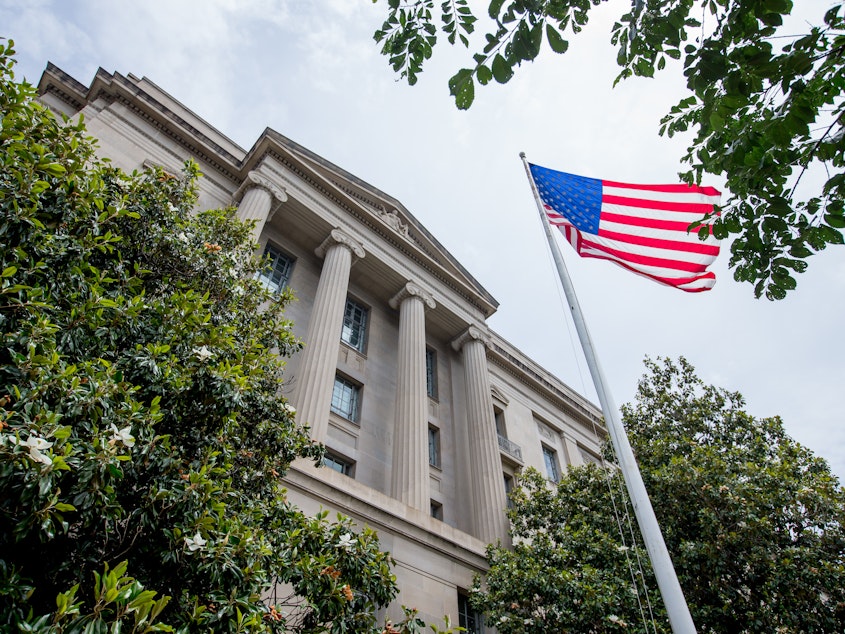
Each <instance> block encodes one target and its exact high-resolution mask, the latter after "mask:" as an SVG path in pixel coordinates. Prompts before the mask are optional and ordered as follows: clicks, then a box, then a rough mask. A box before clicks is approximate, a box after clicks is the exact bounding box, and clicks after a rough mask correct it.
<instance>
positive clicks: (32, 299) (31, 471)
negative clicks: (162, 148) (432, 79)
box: [0, 42, 421, 633]
mask: <svg viewBox="0 0 845 634" xmlns="http://www.w3.org/2000/svg"><path fill="white" fill-rule="evenodd" d="M13 52H14V51H13V50H12V44H11V42H10V43H9V44H8V45H7V46H6V45H3V43H2V42H0V106H2V128H0V144H2V153H0V161H2V169H0V241H2V245H3V248H2V249H0V260H2V261H0V492H2V494H0V630H2V631H12V630H14V631H19V630H20V631H30V632H45V633H46V632H50V633H60V632H67V633H70V632H83V631H84V632H86V633H88V632H105V631H107V630H108V631H110V632H118V631H121V630H122V629H123V630H126V631H132V632H148V631H176V630H178V631H180V632H230V631H238V632H241V631H244V632H245V631H252V632H265V631H268V632H269V631H276V632H282V631H284V632H302V633H305V632H352V631H354V632H370V631H372V632H380V631H382V628H381V627H377V623H376V610H377V609H378V608H379V607H381V606H385V605H387V604H388V603H389V602H390V601H391V600H392V599H393V598H394V597H395V595H396V592H397V588H396V584H395V578H394V576H393V574H392V573H391V571H390V565H391V563H392V560H391V558H390V556H389V555H388V554H387V553H384V552H381V551H380V550H379V544H378V539H377V537H376V535H375V533H373V532H372V531H370V530H368V529H364V530H361V531H357V530H355V529H353V526H352V524H351V521H350V520H349V519H348V518H343V517H338V518H337V519H336V520H333V521H329V519H328V517H327V513H322V514H320V515H318V516H317V517H306V516H305V515H304V514H303V513H302V512H301V511H300V510H299V509H297V508H296V507H295V506H293V505H292V504H291V503H290V502H289V501H288V500H287V499H286V494H285V490H284V488H283V487H282V485H281V482H280V478H281V477H282V476H283V475H284V474H285V471H286V469H287V468H288V466H289V465H290V463H291V461H292V460H293V459H294V458H297V457H304V458H310V459H313V460H315V461H319V460H320V458H321V456H322V452H323V448H322V447H321V446H319V445H317V444H315V443H313V442H312V441H311V440H310V438H309V434H308V429H306V428H303V427H300V426H299V425H298V424H297V423H296V421H295V412H294V409H293V408H292V407H291V406H290V405H289V404H288V403H287V401H286V399H285V397H284V389H283V384H282V382H281V379H282V370H283V367H284V357H286V356H289V355H290V354H291V353H292V352H293V351H295V350H296V349H298V347H299V346H300V344H299V342H298V341H297V340H296V339H295V338H294V337H293V335H292V334H291V330H290V325H291V324H290V322H288V321H287V320H285V318H284V314H283V309H284V306H285V304H286V303H287V301H288V300H289V299H290V294H289V293H282V294H277V295H274V294H271V293H269V292H268V291H267V290H266V289H264V287H263V286H262V284H261V283H260V282H259V281H258V280H257V279H256V278H255V276H256V272H257V271H258V270H259V267H260V263H258V262H257V261H256V260H255V258H254V256H253V254H254V250H253V249H254V244H253V243H252V241H251V237H250V236H251V227H250V226H249V225H247V224H244V223H241V222H239V221H237V219H236V218H235V215H234V210H232V209H223V210H214V211H207V212H202V213H194V212H193V206H194V203H195V201H196V196H195V191H194V183H195V179H196V178H197V176H198V171H197V167H196V165H195V164H193V163H190V162H189V163H188V164H187V165H186V171H185V175H184V176H182V177H174V176H172V175H170V174H167V173H165V172H163V171H162V170H149V171H145V172H143V173H133V174H129V175H127V174H125V173H122V172H121V171H120V170H118V169H115V168H113V167H111V166H110V165H109V164H108V163H107V162H104V161H102V160H99V159H97V158H96V156H95V153H94V152H95V145H94V143H93V140H92V139H90V138H88V137H86V136H85V129H84V125H83V123H82V121H81V120H80V121H78V122H71V121H57V120H56V118H54V116H53V115H52V114H51V113H50V112H49V111H47V110H46V109H45V108H44V107H42V106H40V105H39V104H38V103H37V102H36V101H35V92H34V89H33V88H32V87H31V86H29V85H27V84H17V83H15V82H14V81H13V78H14V74H13V70H12V68H13V63H14V62H13V58H12V55H13ZM130 575H131V576H130ZM271 592H272V594H273V597H274V599H275V601H274V602H273V603H272V605H271V604H268V602H267V600H266V597H268V596H269V595H270V594H271ZM420 627H421V622H420V621H419V619H417V618H416V616H415V615H414V614H413V612H409V613H408V618H407V619H406V621H405V622H403V624H401V630H402V631H403V632H404V631H417V630H419V629H420Z"/></svg>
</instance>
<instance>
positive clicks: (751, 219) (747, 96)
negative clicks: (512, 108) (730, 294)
mask: <svg viewBox="0 0 845 634" xmlns="http://www.w3.org/2000/svg"><path fill="white" fill-rule="evenodd" d="M599 4H601V2H600V0H507V1H505V0H491V2H490V3H489V6H488V16H489V18H490V23H489V26H490V28H489V30H488V31H487V33H485V34H484V39H483V41H481V42H479V43H478V45H477V49H476V52H475V53H474V54H473V55H472V59H473V64H472V65H470V66H469V67H467V68H462V69H460V70H459V71H458V72H457V73H455V75H454V76H453V77H452V78H451V79H450V80H449V90H450V92H451V94H452V95H453V96H454V97H455V103H456V105H457V106H458V108H461V109H466V108H469V107H470V105H471V104H472V102H473V100H474V98H475V84H476V82H477V83H478V84H480V85H486V84H488V83H490V82H491V81H492V80H496V81H497V82H499V83H502V84H504V83H507V82H508V81H510V80H511V78H512V77H513V76H514V72H515V69H516V67H517V66H519V65H521V64H522V63H523V62H529V61H532V60H534V59H535V58H536V57H537V56H538V55H539V54H540V50H541V48H542V44H543V41H544V39H545V41H546V42H547V43H548V45H549V47H550V48H551V49H552V50H553V51H554V52H556V53H565V52H566V50H567V49H568V46H569V42H568V40H567V37H569V36H570V33H571V35H576V34H578V33H579V32H580V31H581V30H582V29H583V28H584V26H585V25H586V24H587V22H588V20H589V16H590V10H591V9H592V8H593V7H594V6H597V5H599ZM388 5H389V9H388V15H387V19H386V20H385V22H384V24H383V25H382V27H381V28H380V29H379V30H377V31H376V33H375V39H376V41H378V42H381V43H382V53H383V54H384V55H386V56H387V57H388V58H389V60H390V64H391V66H392V67H393V69H394V71H395V72H397V73H399V74H400V75H401V76H402V77H404V78H406V79H407V81H408V83H409V84H411V85H413V84H414V83H416V81H417V75H418V74H419V73H420V72H421V71H422V68H423V64H424V62H425V61H426V60H427V59H429V58H430V57H431V55H432V51H433V48H434V47H435V46H436V44H437V41H438V31H441V32H442V33H445V35H446V37H447V40H448V41H449V43H451V44H455V43H456V42H457V41H460V42H461V43H462V45H463V46H465V47H468V48H469V47H470V46H475V45H476V42H475V40H471V39H470V37H473V36H472V35H471V34H472V33H473V32H474V30H475V27H476V24H477V22H478V20H477V18H476V16H475V15H474V14H473V13H472V9H471V8H470V6H469V3H468V2H467V0H445V2H443V3H442V5H441V10H440V11H439V12H437V11H436V8H435V2H434V0H408V1H404V2H400V0H388ZM792 8H793V3H792V0H749V1H742V2H726V1H723V0H701V1H700V2H695V3H694V2H692V1H687V0H634V2H633V3H632V8H631V10H630V11H629V12H628V13H625V14H624V15H622V16H621V17H620V18H619V21H618V22H617V23H616V24H615V25H614V27H613V30H612V33H611V38H610V39H611V43H612V45H613V46H615V47H616V48H617V49H618V57H617V59H618V62H619V65H620V66H621V71H620V73H619V75H618V77H617V78H616V81H617V82H618V81H620V80H622V79H626V78H628V77H631V76H635V75H636V76H640V77H652V76H653V75H654V74H655V72H657V71H660V70H663V69H664V67H665V66H666V64H667V60H680V59H681V58H683V68H684V75H685V76H686V78H687V87H688V89H689V92H690V94H689V96H688V97H686V98H684V99H683V100H681V102H680V103H678V104H677V105H676V106H675V107H673V108H672V110H671V111H670V112H669V113H668V114H667V115H666V116H665V117H664V118H663V120H662V122H661V126H660V133H661V134H667V135H669V136H672V135H673V134H675V133H678V132H686V131H692V132H693V133H694V135H695V136H694V138H693V140H692V142H691V144H690V146H689V148H688V149H687V153H686V155H685V156H684V157H683V161H684V162H685V163H686V164H687V166H688V168H689V169H688V170H687V171H686V172H685V173H684V174H682V175H681V176H682V178H683V179H685V180H686V181H687V182H694V181H695V182H697V181H700V180H701V178H702V176H703V175H704V174H713V175H717V176H724V177H725V178H726V184H727V189H728V191H729V195H728V197H727V200H726V201H725V202H724V205H723V206H722V209H721V216H720V217H719V218H718V219H716V220H715V224H714V225H713V233H714V234H715V235H716V236H717V237H720V238H727V237H728V236H731V235H734V236H736V237H735V239H734V240H733V242H732V243H731V260H730V265H731V267H732V268H733V270H734V277H735V278H736V279H737V280H738V281H744V282H749V283H752V284H754V293H755V296H757V297H760V296H761V295H762V294H765V296H766V297H767V298H769V299H782V298H783V297H785V296H786V294H787V292H788V291H789V290H792V289H794V288H795V286H796V280H795V278H794V273H802V272H803V271H805V270H806V268H807V259H808V258H809V257H810V256H811V255H812V254H814V253H816V252H818V251H821V250H822V249H824V248H825V247H826V246H827V245H828V244H842V243H843V234H842V231H841V230H842V229H843V227H845V205H843V194H845V173H843V169H842V168H843V165H845V159H844V158H843V152H845V140H844V139H845V128H844V127H843V120H842V114H843V106H844V105H845V99H843V90H845V33H843V28H845V15H843V12H842V5H841V3H836V4H834V5H833V6H832V7H831V8H830V9H829V10H827V11H826V12H825V13H824V15H823V16H821V15H819V16H817V22H816V25H812V26H811V25H801V26H798V27H796V26H794V25H790V27H789V30H785V28H784V27H783V23H784V18H785V17H786V16H789V14H790V12H791V11H792ZM438 25H439V28H438ZM793 29H803V30H804V32H801V33H796V32H795V31H794V30H793ZM807 171H812V172H814V173H815V174H816V175H818V176H819V177H820V182H821V183H822V184H820V185H819V186H817V187H816V186H810V187H809V189H810V191H808V192H804V193H802V190H800V189H799V185H802V184H803V185H805V186H807V183H806V180H803V181H802V179H803V177H804V176H805V174H806V172H807ZM691 228H692V229H696V228H697V229H698V230H699V231H707V230H708V229H707V228H706V227H701V226H698V225H695V224H694V225H692V226H691Z"/></svg>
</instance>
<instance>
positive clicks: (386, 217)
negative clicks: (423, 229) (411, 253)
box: [376, 209, 410, 239]
mask: <svg viewBox="0 0 845 634" xmlns="http://www.w3.org/2000/svg"><path fill="white" fill-rule="evenodd" d="M376 213H377V214H378V217H379V218H381V221H382V222H383V223H384V224H386V225H387V226H388V227H390V228H391V229H393V230H394V231H395V232H396V233H398V234H399V235H401V236H404V237H406V238H409V239H410V235H409V234H408V225H407V224H405V223H404V222H402V219H401V218H400V217H399V212H398V211H396V210H395V209H391V210H390V211H385V210H384V209H377V210H376Z"/></svg>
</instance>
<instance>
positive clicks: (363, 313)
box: [340, 299, 370, 352]
mask: <svg viewBox="0 0 845 634" xmlns="http://www.w3.org/2000/svg"><path fill="white" fill-rule="evenodd" d="M369 313H370V311H369V310H368V309H367V308H365V307H364V306H361V304H359V303H358V302H354V301H352V300H351V299H347V300H346V310H345V311H344V312H343V328H342V329H341V331H340V340H341V341H343V342H344V343H346V344H348V345H350V346H352V347H353V348H355V349H356V350H357V351H358V352H364V346H365V345H366V343H367V318H368V317H369Z"/></svg>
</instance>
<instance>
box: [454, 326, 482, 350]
mask: <svg viewBox="0 0 845 634" xmlns="http://www.w3.org/2000/svg"><path fill="white" fill-rule="evenodd" d="M469 341H480V342H481V343H483V344H484V346H485V347H487V346H489V345H490V333H489V332H488V331H487V330H486V329H484V330H482V329H481V328H479V327H478V326H470V327H469V328H467V329H466V330H465V331H464V332H463V333H462V334H460V335H458V336H457V337H455V339H453V340H452V349H453V350H455V351H457V352H460V351H461V350H462V349H463V347H464V346H465V345H466V344H467V343H468V342H469Z"/></svg>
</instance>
